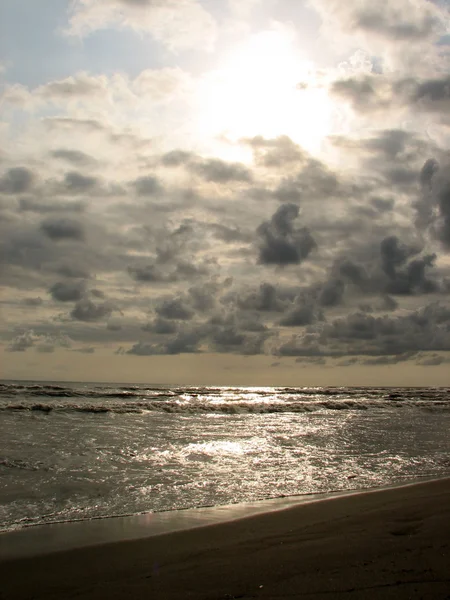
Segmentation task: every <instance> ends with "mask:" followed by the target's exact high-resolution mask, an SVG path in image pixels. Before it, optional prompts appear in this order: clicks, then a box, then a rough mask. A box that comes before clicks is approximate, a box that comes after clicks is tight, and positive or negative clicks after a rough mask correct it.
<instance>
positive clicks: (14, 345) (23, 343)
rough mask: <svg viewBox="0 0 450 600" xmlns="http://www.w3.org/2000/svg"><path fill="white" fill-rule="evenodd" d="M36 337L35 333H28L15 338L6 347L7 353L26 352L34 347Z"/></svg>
mask: <svg viewBox="0 0 450 600" xmlns="http://www.w3.org/2000/svg"><path fill="white" fill-rule="evenodd" d="M34 342H35V336H34V334H33V332H31V331H27V332H25V333H22V334H20V335H18V336H17V337H15V338H14V339H13V340H12V342H11V343H10V344H9V345H8V346H7V347H6V351H7V352H26V351H27V350H28V348H32V347H33V346H34Z"/></svg>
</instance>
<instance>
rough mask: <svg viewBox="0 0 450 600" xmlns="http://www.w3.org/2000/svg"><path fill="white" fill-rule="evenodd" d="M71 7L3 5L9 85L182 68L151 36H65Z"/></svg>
mask: <svg viewBox="0 0 450 600" xmlns="http://www.w3.org/2000/svg"><path fill="white" fill-rule="evenodd" d="M68 6H69V3H68V2H62V1H61V0H39V2H35V1H32V2H30V0H1V7H0V61H1V62H2V63H3V64H4V65H5V67H6V74H5V78H6V79H7V80H8V81H9V82H11V83H21V84H23V85H26V86H28V87H31V88H34V87H36V86H38V85H41V84H44V83H47V82H48V81H52V80H56V79H62V78H65V77H69V76H70V75H73V74H74V73H76V72H78V71H87V72H89V73H90V74H93V75H97V74H107V75H109V74H112V73H114V72H122V73H126V74H128V75H129V76H130V77H132V78H133V77H136V75H138V74H139V73H140V72H141V71H142V70H143V69H151V68H160V67H162V66H171V64H170V63H172V62H173V65H174V66H175V65H176V64H178V62H179V61H178V59H177V57H176V56H171V55H170V53H169V54H168V53H167V51H164V50H163V49H162V48H161V45H160V44H159V43H157V42H155V41H154V40H153V39H152V37H151V35H150V34H141V33H135V32H133V31H132V30H126V29H123V30H118V29H105V30H99V31H95V32H93V33H91V34H90V35H89V36H87V37H85V38H83V39H78V38H75V37H68V36H66V35H64V33H63V30H64V29H65V28H66V27H67V25H68V12H67V11H68Z"/></svg>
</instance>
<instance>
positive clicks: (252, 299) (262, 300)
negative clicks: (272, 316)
mask: <svg viewBox="0 0 450 600" xmlns="http://www.w3.org/2000/svg"><path fill="white" fill-rule="evenodd" d="M237 305H238V307H239V308H241V309H243V310H256V311H264V312H280V311H283V310H284V308H285V307H286V301H285V300H283V299H281V298H280V297H279V296H278V295H277V290H276V288H275V286H273V285H271V284H270V283H262V284H261V285H260V286H259V288H258V290H257V291H253V292H250V293H247V294H241V295H240V296H239V297H238V299H237Z"/></svg>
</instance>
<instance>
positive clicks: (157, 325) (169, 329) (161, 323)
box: [142, 317, 178, 335]
mask: <svg viewBox="0 0 450 600" xmlns="http://www.w3.org/2000/svg"><path fill="white" fill-rule="evenodd" d="M142 331H148V332H149V333H157V334H159V335H170V334H173V333H176V332H177V331H178V325H177V323H175V322H174V321H170V320H168V319H162V318H161V317H158V318H156V319H154V320H153V321H152V322H151V323H146V325H144V326H143V327H142Z"/></svg>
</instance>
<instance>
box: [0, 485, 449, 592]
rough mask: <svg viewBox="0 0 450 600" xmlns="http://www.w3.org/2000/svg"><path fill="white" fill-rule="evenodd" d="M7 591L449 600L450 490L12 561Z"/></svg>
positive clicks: (341, 502) (420, 488)
mask: <svg viewBox="0 0 450 600" xmlns="http://www.w3.org/2000/svg"><path fill="white" fill-rule="evenodd" d="M86 526H87V527H89V525H86ZM0 581H1V588H0V598H1V600H13V599H14V600H15V599H30V600H31V599H34V600H39V599H41V598H42V599H44V598H45V599H47V600H48V599H56V598H58V599H59V598H90V599H93V600H94V599H98V600H99V599H119V598H120V599H125V598H136V599H140V598H142V599H143V598H146V599H149V598H161V599H178V598H193V599H197V598H198V599H205V600H206V599H208V600H221V599H232V598H242V599H250V598H266V599H269V598H270V599H281V598H305V599H318V598H319V599H320V598H352V599H356V598H358V599H362V598H368V599H370V598H380V599H381V598H383V599H385V598H386V599H389V598H395V599H406V598H417V599H419V598H423V599H426V600H428V599H434V598H435V599H440V600H444V599H449V598H450V479H442V480H437V481H430V482H425V483H417V484H412V485H408V486H401V487H397V488H389V489H383V490H377V491H371V492H363V493H359V494H354V495H350V496H340V497H336V498H333V499H326V500H323V501H315V502H311V503H308V504H302V505H299V506H294V507H291V508H287V509H284V510H278V511H271V512H268V513H265V514H262V515H256V516H253V517H248V518H243V519H239V520H235V521H230V522H228V523H221V524H218V525H211V526H207V527H200V528H196V529H191V530H187V531H179V532H175V533H170V534H165V535H158V536H154V537H150V538H146V539H140V540H133V541H122V542H117V543H109V544H103V545H98V546H91V547H85V548H78V549H74V550H68V551H61V552H56V553H52V554H46V555H37V556H35V557H28V558H19V559H17V558H16V559H6V560H3V561H2V562H1V563H0Z"/></svg>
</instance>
